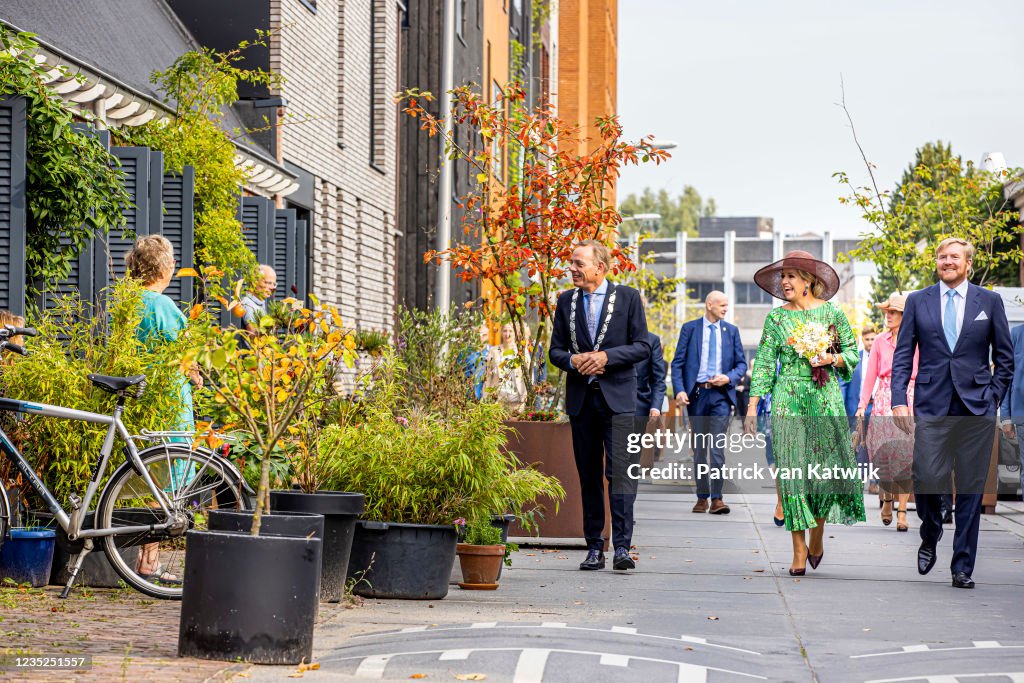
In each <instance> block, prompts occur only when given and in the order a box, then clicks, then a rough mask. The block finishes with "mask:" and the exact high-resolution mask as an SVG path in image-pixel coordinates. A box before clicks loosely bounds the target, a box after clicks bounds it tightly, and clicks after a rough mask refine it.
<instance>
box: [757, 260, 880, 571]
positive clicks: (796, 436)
mask: <svg viewBox="0 0 1024 683" xmlns="http://www.w3.org/2000/svg"><path fill="white" fill-rule="evenodd" d="M754 282H756V283H757V285H758V286H759V287H761V289H763V290H765V291H766V292H768V293H769V294H771V295H772V296H774V297H776V298H778V299H784V300H785V301H786V303H785V304H784V305H782V306H780V307H778V308H775V309H773V310H772V312H771V313H769V314H768V318H767V319H766V320H765V325H764V332H763V333H762V335H761V344H760V346H759V347H758V350H757V357H756V358H755V360H754V371H753V376H752V378H751V383H750V406H749V407H748V408H747V418H746V419H745V420H744V424H743V427H744V431H745V432H746V433H748V434H756V432H757V405H758V402H759V401H760V398H761V397H762V396H764V395H765V394H767V393H771V395H772V438H773V447H774V451H775V461H776V465H777V466H778V468H779V471H780V473H779V478H778V483H779V490H780V493H781V497H782V510H783V516H784V518H785V520H786V528H787V529H788V530H789V531H790V532H792V540H793V562H792V564H791V565H790V568H789V573H790V575H792V576H803V575H804V574H805V572H806V567H805V565H806V564H810V565H811V569H817V567H818V565H819V564H820V563H821V561H822V557H823V556H824V554H825V546H824V537H825V523H826V522H832V523H842V524H853V523H856V522H859V521H864V519H865V517H864V496H863V487H864V485H863V482H862V480H861V479H860V478H859V477H856V476H852V477H851V476H838V477H835V478H825V477H821V476H819V473H820V472H823V471H840V472H844V473H851V472H856V471H857V461H856V457H855V456H854V452H853V444H852V443H851V442H850V437H849V434H850V430H849V424H848V422H847V419H846V411H845V409H844V405H843V396H842V392H841V391H840V388H839V381H838V380H839V378H842V379H845V380H847V381H849V379H850V376H851V375H852V374H853V369H854V368H855V367H856V365H857V362H858V360H859V354H858V352H857V342H856V339H855V338H854V336H853V330H851V329H850V322H849V320H847V318H846V315H845V314H844V313H843V312H842V311H841V310H840V309H839V308H838V307H837V306H835V305H834V304H831V303H829V301H828V299H830V298H832V296H834V295H835V293H836V292H837V291H838V290H839V276H838V275H837V274H836V271H835V270H834V269H833V268H832V266H830V265H828V264H827V263H825V262H823V261H819V260H818V259H816V258H814V257H813V256H811V255H810V254H808V253H807V252H805V251H792V252H790V253H788V254H786V257H785V258H783V259H782V260H781V261H776V262H775V263H772V264H771V265H768V266H765V267H764V268H762V269H761V270H759V271H757V273H756V274H755V275H754ZM823 337H825V338H826V339H827V340H828V343H827V350H824V351H817V352H815V353H814V354H813V355H811V356H810V357H807V355H806V354H807V353H808V352H806V351H805V353H804V354H801V353H800V352H798V350H797V348H796V347H800V348H804V347H807V346H809V345H810V346H813V345H814V344H811V343H810V342H811V341H816V342H818V343H819V344H820V343H821V340H822V338H823ZM776 363H779V371H778V374H776ZM787 473H788V474H789V476H788V477H787ZM798 473H805V474H804V476H800V477H798V476H796V475H797V474H798ZM808 530H810V538H809V540H808V539H807V538H806V536H805V534H806V532H807V531H808Z"/></svg>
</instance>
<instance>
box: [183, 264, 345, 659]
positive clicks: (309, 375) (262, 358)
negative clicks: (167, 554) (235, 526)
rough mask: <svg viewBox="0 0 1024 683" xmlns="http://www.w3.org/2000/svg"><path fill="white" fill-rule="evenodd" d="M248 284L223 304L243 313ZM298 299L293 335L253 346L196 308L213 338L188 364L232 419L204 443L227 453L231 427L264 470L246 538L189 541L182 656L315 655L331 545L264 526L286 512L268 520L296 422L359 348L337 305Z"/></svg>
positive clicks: (269, 330)
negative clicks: (282, 453)
mask: <svg viewBox="0 0 1024 683" xmlns="http://www.w3.org/2000/svg"><path fill="white" fill-rule="evenodd" d="M241 287H242V283H241V282H239V283H238V284H237V285H236V286H235V299H236V301H233V302H231V303H228V302H226V301H224V302H222V303H223V304H225V305H227V307H228V308H230V309H232V310H234V309H236V308H237V299H239V298H240V293H241ZM289 303H290V305H292V306H293V307H294V308H295V310H296V312H297V313H298V315H297V319H296V321H295V325H294V330H289V331H287V332H285V333H283V334H274V332H273V325H272V324H270V325H267V326H266V327H265V328H264V327H263V325H262V324H261V329H260V330H259V331H258V332H257V333H256V334H254V335H252V336H250V337H249V338H248V339H247V340H246V343H245V344H241V343H240V340H239V338H238V334H237V331H236V330H230V329H228V330H221V329H219V328H217V327H216V326H215V324H214V318H213V316H211V315H210V314H209V313H207V312H198V313H196V312H195V311H194V315H195V316H196V317H197V318H198V319H199V321H201V322H198V321H194V323H193V324H194V325H196V326H197V327H201V328H202V329H203V331H204V333H205V334H204V335H203V343H202V344H201V345H199V346H197V347H196V348H195V349H194V350H192V351H190V353H189V354H188V355H187V356H186V359H185V362H194V363H196V364H197V365H198V366H199V368H200V372H201V373H202V375H203V378H204V381H205V384H206V386H208V387H210V391H211V392H212V405H213V406H219V409H218V410H217V411H215V414H216V415H217V417H218V419H219V421H221V422H222V423H223V427H222V428H221V430H218V431H214V430H213V429H212V428H211V427H210V426H208V425H203V427H202V429H203V430H205V431H204V433H203V434H202V435H201V437H200V440H201V441H205V442H206V443H207V445H209V446H211V447H219V446H220V445H221V444H222V441H221V437H222V431H223V432H239V433H241V434H243V435H244V438H245V439H247V440H248V442H249V443H250V444H251V446H252V447H251V448H250V449H249V456H250V458H251V459H252V460H253V461H254V464H256V465H258V467H259V487H258V490H257V494H256V505H255V509H254V510H253V513H252V518H251V524H250V527H249V529H248V532H247V533H238V532H234V531H190V532H188V534H187V535H186V543H187V552H186V560H185V578H186V580H185V585H184V592H183V595H182V608H181V626H180V631H179V638H178V653H179V654H180V655H182V656H191V657H201V658H205V659H222V660H236V659H241V660H244V661H249V662H255V663H263V664H295V663H298V662H300V661H302V660H303V659H306V660H308V659H310V657H311V656H312V647H313V625H314V622H315V618H316V613H317V608H318V605H319V592H320V591H319V587H320V570H321V552H322V541H321V539H320V538H316V537H314V536H312V535H306V536H297V537H294V536H271V535H267V534H265V533H262V534H261V530H262V529H263V523H264V521H266V522H267V523H268V524H275V525H276V524H277V520H276V519H275V518H283V517H286V516H287V515H273V516H272V517H267V515H268V513H269V512H270V471H271V458H272V456H273V455H274V453H275V452H276V449H278V445H279V444H280V443H281V442H282V440H286V437H287V435H288V434H289V430H292V429H294V422H295V420H296V418H297V416H300V415H302V414H304V412H305V411H306V410H309V409H311V407H312V406H313V405H315V404H317V403H318V402H319V401H321V400H322V395H323V392H322V388H323V386H324V385H325V384H327V383H329V382H330V380H331V377H332V374H333V370H334V365H335V364H336V363H351V362H352V357H353V355H352V351H351V348H350V347H351V346H353V344H352V340H351V337H348V336H346V335H345V334H344V332H343V330H342V325H341V318H340V316H339V315H338V313H337V311H336V310H334V309H333V308H331V307H326V308H324V309H322V310H316V311H314V310H311V309H307V308H303V307H302V306H301V304H300V303H299V302H298V301H295V300H289ZM299 330H301V331H299ZM300 517H304V518H305V516H304V515H300ZM305 522H308V518H306V519H303V521H302V522H301V523H305Z"/></svg>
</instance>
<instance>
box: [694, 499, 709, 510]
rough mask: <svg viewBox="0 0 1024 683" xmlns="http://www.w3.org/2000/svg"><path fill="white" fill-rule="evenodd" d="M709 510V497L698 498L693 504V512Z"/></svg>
mask: <svg viewBox="0 0 1024 683" xmlns="http://www.w3.org/2000/svg"><path fill="white" fill-rule="evenodd" d="M707 511H708V499H707V498H698V499H697V502H696V503H695V504H694V506H693V512H707Z"/></svg>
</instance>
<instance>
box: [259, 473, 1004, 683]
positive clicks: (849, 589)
mask: <svg viewBox="0 0 1024 683" xmlns="http://www.w3.org/2000/svg"><path fill="white" fill-rule="evenodd" d="M667 490H680V491H681V490H682V489H666V488H662V489H659V491H667ZM727 502H729V503H730V505H731V507H732V513H731V514H730V515H728V516H711V515H700V516H698V515H694V514H692V513H691V512H690V507H691V506H692V503H693V496H692V494H686V493H680V494H675V493H664V492H658V493H651V492H642V494H641V496H640V499H639V501H638V504H637V508H636V512H637V514H636V517H637V526H636V533H635V535H634V542H635V543H636V545H637V552H638V554H639V562H638V568H637V569H636V570H635V571H633V572H628V573H624V572H613V571H612V570H611V569H610V568H609V569H607V570H605V571H601V572H580V571H578V570H577V569H576V566H577V565H578V563H579V561H580V559H582V555H583V554H584V553H583V552H582V551H581V550H576V549H562V550H550V549H549V550H546V551H545V550H542V549H539V548H524V549H523V550H522V551H520V552H519V553H518V554H517V555H516V556H515V559H514V565H513V567H512V568H511V569H508V570H507V571H506V573H505V574H504V575H503V577H502V581H501V588H500V589H499V590H498V591H495V592H493V593H485V592H470V591H462V590H460V589H459V588H457V587H454V586H453V587H452V590H451V592H450V593H449V594H448V597H447V598H446V599H444V600H440V601H432V602H416V601H372V600H371V601H367V602H366V603H365V604H364V605H362V606H359V607H356V608H354V609H341V608H337V607H333V606H325V608H324V609H323V610H322V614H321V623H320V625H319V626H318V629H317V639H316V653H315V655H316V661H317V662H318V663H319V664H320V669H319V670H318V671H311V672H307V673H306V674H305V675H304V676H305V677H306V678H309V679H311V680H359V681H373V680H395V681H397V680H410V679H413V680H421V679H422V680H428V681H430V680H435V681H453V680H487V681H509V682H515V683H539V682H542V681H543V682H550V683H563V682H564V683H575V682H584V681H585V682H594V681H616V682H628V681H642V682H643V683H660V682H661V681H672V682H676V681H686V682H689V681H758V680H770V681H877V682H881V681H931V682H933V683H953V682H954V681H962V682H964V683H967V682H970V683H995V682H997V681H999V682H1005V681H1021V682H1024V633H1022V631H1024V506H1022V505H1021V504H1020V503H1015V504H1000V506H999V513H1000V514H998V515H995V516H989V517H985V518H983V520H982V532H981V549H980V552H979V561H978V565H977V568H976V570H975V574H974V578H975V580H976V581H977V582H978V587H977V588H976V589H975V590H973V591H968V590H960V589H955V588H952V587H951V586H950V581H949V572H948V565H949V559H950V556H951V554H952V551H951V543H952V533H951V532H952V528H948V529H947V533H946V534H945V536H944V538H943V541H942V543H941V544H940V555H939V561H938V563H937V565H936V568H935V569H934V570H933V571H932V573H931V574H929V575H928V576H919V575H918V574H917V570H916V559H915V558H916V552H917V545H918V542H919V540H918V536H917V532H916V530H917V520H916V517H915V516H914V515H913V514H911V516H910V521H911V531H910V533H897V532H896V531H895V524H893V526H891V527H888V528H886V527H883V526H882V525H881V522H880V521H879V518H878V508H877V504H873V503H869V504H868V515H869V517H870V519H869V522H868V523H866V524H859V525H856V526H854V527H830V528H829V531H828V533H827V535H826V547H825V557H824V560H823V562H822V564H821V566H820V567H819V568H818V569H817V570H816V571H811V570H810V569H808V575H807V576H805V577H803V578H799V579H797V578H792V577H790V576H789V575H788V573H787V569H788V567H789V563H790V553H791V546H790V538H789V534H788V533H787V532H786V531H785V530H784V529H780V528H777V527H775V526H774V525H773V524H772V521H771V514H772V509H773V505H774V499H773V498H769V497H767V496H734V497H732V498H727ZM609 567H610V562H609ZM293 672H294V669H293V668H285V667H281V668H272V667H256V668H254V669H253V670H251V672H250V679H251V680H280V679H281V678H282V677H283V676H285V675H288V674H289V673H293ZM472 675H477V678H473V677H472ZM479 676H483V677H484V678H480V677H479ZM460 677H462V678H460Z"/></svg>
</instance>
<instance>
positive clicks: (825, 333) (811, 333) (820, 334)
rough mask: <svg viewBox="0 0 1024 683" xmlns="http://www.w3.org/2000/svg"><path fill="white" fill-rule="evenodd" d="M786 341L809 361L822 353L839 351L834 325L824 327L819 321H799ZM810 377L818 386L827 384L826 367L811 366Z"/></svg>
mask: <svg viewBox="0 0 1024 683" xmlns="http://www.w3.org/2000/svg"><path fill="white" fill-rule="evenodd" d="M786 341H787V342H788V343H789V345H790V346H792V347H793V350H794V351H796V352H797V354H798V355H800V356H802V357H803V358H806V359H807V360H808V361H809V362H811V363H814V362H816V361H817V360H818V358H820V357H821V355H822V354H824V353H831V354H837V353H839V335H838V334H837V332H836V326H835V325H829V326H828V327H826V326H825V325H824V324H822V323H819V322H805V323H800V324H798V325H797V326H796V327H794V328H793V334H792V335H791V336H790V337H789V339H788V340H786ZM811 377H812V378H813V379H814V381H815V383H816V384H817V385H818V386H819V387H823V386H825V385H826V384H828V379H829V373H828V369H827V368H825V367H815V368H811Z"/></svg>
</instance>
